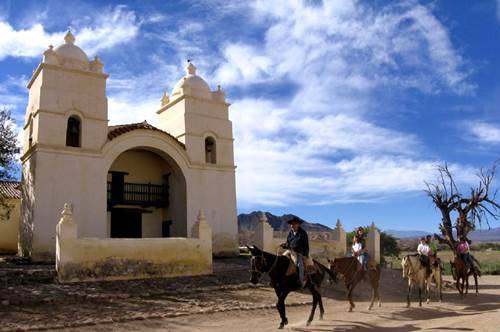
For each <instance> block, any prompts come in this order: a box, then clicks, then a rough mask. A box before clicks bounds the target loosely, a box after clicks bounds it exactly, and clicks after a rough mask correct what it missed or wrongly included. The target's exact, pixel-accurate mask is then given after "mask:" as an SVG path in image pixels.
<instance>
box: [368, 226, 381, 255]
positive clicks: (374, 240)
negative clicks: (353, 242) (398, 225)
mask: <svg viewBox="0 0 500 332" xmlns="http://www.w3.org/2000/svg"><path fill="white" fill-rule="evenodd" d="M366 246H367V249H368V254H369V255H370V257H371V258H372V259H373V260H375V262H377V263H378V264H380V232H379V231H378V229H377V227H375V223H373V222H372V225H371V226H370V231H369V232H368V241H367V242H366Z"/></svg>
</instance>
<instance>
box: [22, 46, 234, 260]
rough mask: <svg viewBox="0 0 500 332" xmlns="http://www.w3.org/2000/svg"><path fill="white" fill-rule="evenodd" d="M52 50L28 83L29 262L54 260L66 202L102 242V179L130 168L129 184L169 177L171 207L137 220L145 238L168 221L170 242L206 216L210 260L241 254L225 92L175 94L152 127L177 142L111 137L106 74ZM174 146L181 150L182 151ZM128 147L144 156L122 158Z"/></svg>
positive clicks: (25, 222) (139, 135)
mask: <svg viewBox="0 0 500 332" xmlns="http://www.w3.org/2000/svg"><path fill="white" fill-rule="evenodd" d="M51 52H52V53H53V51H52V50H47V51H46V52H45V53H46V54H45V53H44V54H45V56H44V61H45V62H44V63H42V64H41V65H40V66H39V67H38V68H37V69H36V70H35V72H34V74H33V77H32V79H31V80H30V82H29V84H28V88H29V90H30V91H29V98H28V106H27V110H26V117H25V119H26V123H25V126H24V135H23V137H24V144H23V145H24V148H23V156H22V164H23V180H22V181H23V183H24V187H25V188H24V189H23V194H22V195H23V202H22V208H21V210H22V211H21V215H22V217H21V220H22V222H21V234H20V236H21V246H22V248H23V250H22V254H23V255H31V256H32V257H33V258H34V259H50V258H53V256H54V252H55V234H54V231H53V230H54V227H55V221H56V220H58V214H59V211H60V207H61V206H62V205H63V204H64V203H65V202H70V203H71V204H72V207H73V213H74V216H75V218H76V219H77V220H81V223H80V224H79V231H80V234H81V236H83V237H97V238H106V237H108V236H109V224H110V220H109V219H110V218H109V213H108V212H107V211H106V208H107V206H106V205H107V204H106V199H107V195H106V182H107V179H108V171H109V170H110V169H114V170H122V169H123V170H124V171H129V172H130V177H129V178H128V179H129V180H130V181H131V182H135V181H137V182H143V181H146V182H152V183H157V179H158V178H157V174H158V173H161V172H166V171H168V170H169V169H170V170H172V173H173V174H174V176H173V177H171V179H170V187H171V196H170V206H169V208H168V209H167V210H166V211H164V212H165V214H166V215H165V216H162V217H161V218H159V215H158V214H160V213H162V212H161V211H154V212H153V213H152V214H149V215H144V216H143V220H144V223H143V233H144V234H146V235H148V236H157V235H158V232H159V231H160V232H161V220H162V219H166V220H168V219H171V220H173V221H174V223H173V224H172V226H171V234H172V235H173V236H190V235H191V234H190V230H191V228H192V226H193V223H194V221H195V220H196V214H197V211H199V210H200V209H203V210H205V211H206V215H207V222H208V223H209V224H210V226H211V227H212V230H213V240H214V241H213V252H214V254H216V255H227V254H233V255H235V254H238V235H237V231H238V229H237V219H236V189H235V165H234V155H233V137H232V124H231V122H230V121H229V120H228V107H229V104H227V103H226V102H225V100H224V97H223V93H222V91H218V92H208V93H205V94H203V95H204V96H212V95H213V96H214V98H210V99H203V98H201V99H200V98H194V97H191V96H181V97H180V98H178V99H177V101H176V102H173V103H171V104H168V105H167V106H166V108H165V107H164V108H162V109H163V110H162V111H161V112H159V115H158V116H159V124H160V126H159V128H160V129H162V130H164V131H167V132H169V133H170V134H171V135H173V136H174V137H176V139H177V140H176V139H174V138H172V137H170V136H168V135H166V134H165V133H162V132H159V131H154V130H147V129H137V130H133V131H131V132H127V133H124V134H122V135H120V136H118V137H114V138H113V139H112V140H109V139H108V137H107V135H108V130H109V127H108V125H107V121H108V112H107V111H108V110H107V97H106V79H107V75H106V74H104V73H102V70H95V68H97V67H98V66H97V65H96V64H95V63H94V64H93V63H92V62H89V63H79V64H75V63H72V62H71V61H67V60H68V59H65V60H64V59H63V60H64V61H62V62H58V61H56V60H57V59H56V60H54V59H55V58H54V55H53V54H52V53H51ZM51 54H52V55H51ZM51 59H52V60H51ZM59 60H60V59H59ZM96 66H97V67H96ZM92 68H94V69H92ZM186 91H190V90H189V89H187V90H186ZM72 115H77V116H78V117H79V118H80V120H81V128H82V132H81V147H79V148H75V147H67V146H65V143H66V126H67V120H68V118H69V117H70V116H72ZM30 128H31V129H30ZM30 131H32V135H31V136H32V139H33V140H32V142H31V144H30V142H29V137H30V134H29V133H30ZM207 136H212V137H214V138H215V139H216V144H217V148H216V151H217V164H215V165H212V164H206V163H205V151H204V142H205V138H206V137H207ZM179 142H182V143H185V146H184V147H185V148H184V147H183V146H181V144H179ZM129 150H143V151H142V152H137V151H135V152H131V153H127V154H125V155H122V154H123V153H124V152H126V151H129ZM144 150H147V151H149V152H148V153H146V152H144ZM127 158H128V159H127ZM125 159H127V160H125ZM165 165H166V166H165ZM156 220H160V221H159V222H156ZM150 221H152V222H150Z"/></svg>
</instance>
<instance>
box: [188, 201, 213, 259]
mask: <svg viewBox="0 0 500 332" xmlns="http://www.w3.org/2000/svg"><path fill="white" fill-rule="evenodd" d="M191 235H192V237H193V238H197V239H200V242H201V245H202V246H203V248H204V249H203V250H204V252H205V254H206V259H207V262H208V263H209V264H210V266H212V228H210V225H209V224H208V222H207V219H206V218H205V214H204V213H203V210H200V211H199V212H198V218H197V220H196V222H195V223H194V225H193V228H192V229H191Z"/></svg>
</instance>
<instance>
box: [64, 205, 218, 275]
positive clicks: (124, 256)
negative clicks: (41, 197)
mask: <svg viewBox="0 0 500 332" xmlns="http://www.w3.org/2000/svg"><path fill="white" fill-rule="evenodd" d="M77 233H78V226H77V224H76V223H75V221H74V220H73V216H72V212H71V209H70V206H69V204H65V207H64V210H63V212H62V216H61V219H60V221H59V223H58V224H57V229H56V270H57V275H58V279H59V281H60V282H75V281H95V280H120V279H142V278H157V277H174V276H192V275H202V274H210V273H212V231H211V228H210V226H209V225H208V223H207V222H206V220H205V216H204V215H203V213H201V211H200V214H199V216H198V220H197V222H196V223H195V224H194V225H193V229H192V231H191V234H192V237H191V238H149V239H148V238H140V239H98V238H78V236H77Z"/></svg>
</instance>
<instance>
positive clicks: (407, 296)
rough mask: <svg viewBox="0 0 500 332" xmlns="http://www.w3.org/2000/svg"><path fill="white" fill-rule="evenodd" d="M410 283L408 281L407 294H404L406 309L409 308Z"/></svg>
mask: <svg viewBox="0 0 500 332" xmlns="http://www.w3.org/2000/svg"><path fill="white" fill-rule="evenodd" d="M410 295H411V282H410V281H408V294H406V307H407V308H409V307H410Z"/></svg>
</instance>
